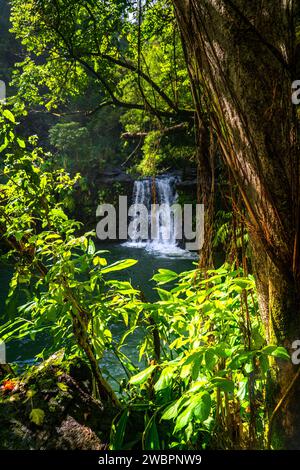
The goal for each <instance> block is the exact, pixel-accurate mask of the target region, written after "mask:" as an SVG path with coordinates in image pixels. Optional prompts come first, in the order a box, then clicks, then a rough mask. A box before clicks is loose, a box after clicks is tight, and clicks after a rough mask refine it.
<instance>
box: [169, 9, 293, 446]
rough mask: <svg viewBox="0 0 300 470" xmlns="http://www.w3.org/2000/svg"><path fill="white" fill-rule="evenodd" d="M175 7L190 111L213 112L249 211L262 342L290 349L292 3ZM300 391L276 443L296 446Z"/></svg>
mask: <svg viewBox="0 0 300 470" xmlns="http://www.w3.org/2000/svg"><path fill="white" fill-rule="evenodd" d="M173 4H174V7H175V12H176V16H177V20H178V24H179V28H180V30H181V34H182V38H183V43H184V47H185V49H186V51H187V56H188V58H189V60H188V66H189V69H190V71H191V70H192V81H193V83H194V87H195V86H196V87H198V96H199V95H201V99H197V100H195V106H196V108H197V110H198V114H199V115H203V112H204V111H206V112H207V113H208V114H209V116H210V119H211V122H212V124H213V127H214V130H215V132H216V134H217V136H218V141H219V144H220V147H221V149H222V152H223V157H224V161H225V163H226V165H227V166H228V168H229V169H230V171H231V172H232V174H233V176H234V178H235V181H236V183H237V186H238V188H239V191H240V193H241V195H242V200H243V203H244V206H245V207H246V211H247V220H248V231H249V234H250V238H251V244H252V246H253V264H254V267H255V270H256V278H257V287H258V293H259V303H260V308H261V313H262V319H263V322H264V325H265V328H266V336H267V339H268V341H272V342H274V340H275V341H277V342H278V344H281V345H284V346H285V347H287V348H288V349H289V350H291V344H292V342H293V341H294V340H295V339H300V303H299V302H300V257H299V207H300V204H299V151H298V150H299V149H298V145H297V129H296V118H295V109H294V106H293V104H292V101H291V83H292V80H294V79H295V78H296V77H295V76H294V70H295V46H294V24H293V15H294V11H293V8H294V2H293V1H292V0H290V1H289V0H273V1H272V2H271V1H270V0H251V2H250V1H249V0H201V1H199V0H173ZM191 64H192V66H191ZM194 95H195V93H194ZM294 375H295V370H294V367H293V366H292V364H289V363H281V364H279V368H278V377H277V379H276V383H277V385H278V386H279V392H278V394H277V397H280V396H283V395H284V394H285V391H286V387H287V385H288V384H289V383H291V381H292V380H293V377H294ZM298 389H300V385H299V381H296V382H295V384H294V385H293V388H292V389H291V390H290V391H289V394H288V396H286V397H285V400H284V402H283V404H282V406H281V408H280V410H279V411H278V413H277V416H276V417H274V420H275V419H276V423H277V424H278V423H279V428H280V426H281V437H282V440H281V441H280V442H279V441H278V440H277V437H278V433H274V436H277V437H276V443H275V445H276V447H285V448H299V449H300V406H299V405H298V404H297V400H296V397H297V391H298ZM282 425H283V426H282ZM276 426H277V425H276ZM276 426H275V425H274V429H275V428H276ZM277 428H278V426H277Z"/></svg>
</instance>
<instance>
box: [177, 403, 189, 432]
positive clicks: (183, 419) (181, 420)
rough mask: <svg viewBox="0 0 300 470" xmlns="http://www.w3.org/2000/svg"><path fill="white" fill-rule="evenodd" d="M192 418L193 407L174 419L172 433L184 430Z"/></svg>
mask: <svg viewBox="0 0 300 470" xmlns="http://www.w3.org/2000/svg"><path fill="white" fill-rule="evenodd" d="M192 418H193V407H190V406H188V407H187V408H185V409H184V411H183V412H182V413H180V415H179V416H178V418H177V419H176V425H175V429H174V431H175V432H176V431H180V429H182V428H184V427H185V426H186V425H187V424H188V423H189V422H190V421H191V420H192Z"/></svg>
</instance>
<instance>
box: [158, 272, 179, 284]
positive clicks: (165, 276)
mask: <svg viewBox="0 0 300 470" xmlns="http://www.w3.org/2000/svg"><path fill="white" fill-rule="evenodd" d="M177 278H178V274H177V273H175V272H174V271H171V270H170V269H159V270H158V274H154V276H153V277H152V280H153V281H156V282H157V283H158V285H162V284H166V283H167V282H171V281H174V280H175V279H177Z"/></svg>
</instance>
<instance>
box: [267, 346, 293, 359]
mask: <svg viewBox="0 0 300 470" xmlns="http://www.w3.org/2000/svg"><path fill="white" fill-rule="evenodd" d="M271 356H273V357H277V358H279V359H285V360H287V361H290V360H291V357H290V355H289V353H288V352H287V350H286V349H285V348H284V347H282V346H278V348H276V349H275V351H273V352H272V354H271Z"/></svg>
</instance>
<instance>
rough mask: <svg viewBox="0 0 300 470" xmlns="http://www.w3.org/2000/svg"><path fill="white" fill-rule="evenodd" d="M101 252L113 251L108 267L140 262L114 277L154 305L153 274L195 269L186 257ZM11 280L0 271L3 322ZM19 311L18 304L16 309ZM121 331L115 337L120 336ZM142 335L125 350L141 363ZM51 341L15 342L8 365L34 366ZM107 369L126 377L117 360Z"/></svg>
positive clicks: (116, 249) (116, 248)
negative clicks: (124, 281)
mask: <svg viewBox="0 0 300 470" xmlns="http://www.w3.org/2000/svg"><path fill="white" fill-rule="evenodd" d="M97 249H99V250H100V249H104V250H109V251H110V252H109V253H107V254H105V255H104V256H105V257H106V258H107V261H108V263H109V264H110V263H112V262H114V261H117V260H121V259H126V258H133V259H136V260H138V263H137V264H136V265H135V266H132V267H131V268H129V269H127V270H124V271H120V272H116V273H114V278H117V279H119V280H129V281H131V282H132V285H133V286H134V287H136V288H138V289H140V290H142V291H143V292H144V295H145V297H146V299H147V300H149V301H154V300H156V298H157V294H156V292H155V290H154V289H153V287H155V283H154V282H153V281H150V279H151V278H152V276H153V274H154V273H155V272H156V271H157V269H158V268H165V269H171V270H173V271H176V272H178V273H179V272H182V271H186V270H188V269H192V268H193V262H195V260H194V259H192V258H186V257H184V255H183V256H181V257H179V256H177V257H170V256H166V255H164V256H160V255H158V254H154V253H151V252H150V253H149V252H147V251H146V250H144V249H143V248H132V247H128V246H122V245H114V244H105V243H97ZM10 276H11V271H10V270H9V269H8V268H7V267H3V266H2V267H1V268H0V283H1V284H0V286H1V287H0V289H1V290H0V309H1V310H0V312H1V313H0V315H1V318H2V321H3V318H5V316H6V314H5V299H6V297H7V292H8V285H9V280H10ZM15 309H17V303H16V305H15ZM118 328H119V327H116V331H114V333H115V334H116V335H118ZM141 336H142V332H139V331H137V333H136V335H135V337H133V336H131V337H130V342H129V344H128V345H127V346H125V347H124V349H123V352H124V353H125V354H127V355H128V356H129V357H130V358H131V359H132V360H133V362H135V363H136V362H137V345H138V343H139V341H140V339H141ZM47 341H48V339H47V337H42V336H39V337H37V339H36V340H35V341H33V340H31V339H30V338H25V339H22V340H15V341H13V342H11V343H9V344H8V345H7V360H8V362H19V363H20V364H21V365H25V364H30V363H32V362H34V360H35V359H34V358H35V355H36V354H38V353H39V352H40V351H41V350H42V349H43V348H44V347H45V346H46V344H47ZM102 366H104V368H105V369H107V371H109V372H110V374H111V375H113V376H114V377H115V379H117V380H119V379H120V378H122V377H124V370H123V369H122V367H121V366H120V365H119V364H118V363H117V362H116V359H115V357H114V356H112V355H110V354H107V355H106V356H105V358H104V359H103V364H102Z"/></svg>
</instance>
